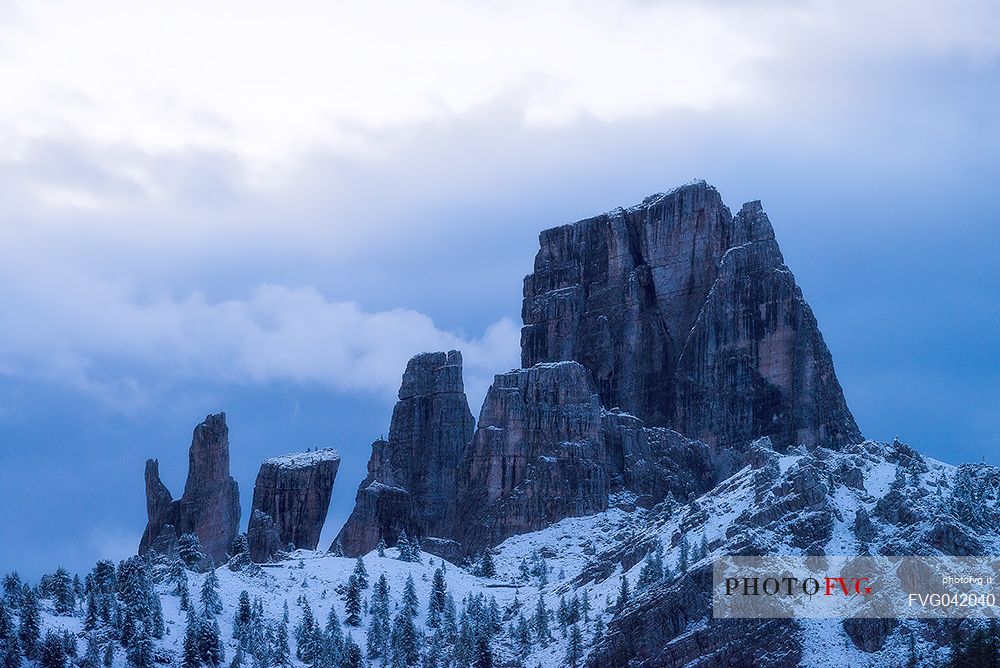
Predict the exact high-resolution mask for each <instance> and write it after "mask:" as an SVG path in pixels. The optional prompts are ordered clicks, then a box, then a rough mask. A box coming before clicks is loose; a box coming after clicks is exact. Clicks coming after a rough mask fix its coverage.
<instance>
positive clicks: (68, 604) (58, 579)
mask: <svg viewBox="0 0 1000 668" xmlns="http://www.w3.org/2000/svg"><path fill="white" fill-rule="evenodd" d="M52 601H53V603H54V605H53V607H54V608H55V611H56V614H59V615H69V614H72V613H73V611H74V610H75V609H76V593H75V592H74V591H73V578H71V577H70V575H69V573H68V572H67V571H66V569H65V568H61V567H60V568H58V569H56V572H55V573H54V574H53V575H52Z"/></svg>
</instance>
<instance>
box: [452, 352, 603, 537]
mask: <svg viewBox="0 0 1000 668" xmlns="http://www.w3.org/2000/svg"><path fill="white" fill-rule="evenodd" d="M601 414H602V410H601V405H600V402H599V400H598V397H597V394H596V392H595V391H594V388H593V386H592V385H591V383H590V379H589V377H588V375H587V372H586V370H585V369H584V368H583V367H582V366H580V365H579V364H577V363H576V362H559V363H552V364H539V365H536V366H534V367H532V368H531V369H520V370H516V371H511V372H509V373H504V374H500V375H498V376H496V378H495V380H494V381H493V385H492V386H491V387H490V389H489V391H488V392H487V394H486V401H485V402H484V403H483V410H482V412H481V413H480V416H479V427H478V429H477V430H476V435H475V438H474V439H473V442H472V447H471V448H470V452H469V457H468V459H467V461H466V462H465V464H463V475H462V476H461V478H460V481H459V482H460V485H461V490H460V496H459V498H460V501H459V503H460V510H461V512H462V517H463V520H462V522H461V524H460V526H459V527H458V530H459V531H460V532H461V537H460V542H461V543H462V546H463V548H464V549H465V551H466V552H475V551H477V550H479V549H482V548H483V547H486V546H491V545H495V544H496V543H499V542H500V541H502V540H503V539H504V538H506V537H508V536H511V535H514V534H519V533H525V532H528V531H535V530H537V529H542V528H544V527H546V526H548V525H549V524H551V523H552V522H556V521H558V520H560V519H562V518H564V517H569V516H574V515H588V514H591V513H596V512H600V511H602V510H604V509H606V508H607V505H608V492H609V483H608V475H607V452H606V449H605V447H604V442H603V440H602V437H601Z"/></svg>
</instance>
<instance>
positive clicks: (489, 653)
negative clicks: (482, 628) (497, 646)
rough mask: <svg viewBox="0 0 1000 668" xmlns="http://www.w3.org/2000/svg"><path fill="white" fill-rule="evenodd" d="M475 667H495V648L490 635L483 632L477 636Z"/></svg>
mask: <svg viewBox="0 0 1000 668" xmlns="http://www.w3.org/2000/svg"><path fill="white" fill-rule="evenodd" d="M473 665H474V666H475V668H493V648H491V647H490V639H489V636H487V635H485V634H481V635H479V636H478V637H477V638H476V654H475V664H473Z"/></svg>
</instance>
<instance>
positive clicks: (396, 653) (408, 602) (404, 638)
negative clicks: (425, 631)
mask: <svg viewBox="0 0 1000 668" xmlns="http://www.w3.org/2000/svg"><path fill="white" fill-rule="evenodd" d="M416 598H417V595H416V590H415V588H414V586H413V578H412V577H410V578H407V580H406V586H405V588H404V590H403V605H402V606H401V608H400V611H399V614H397V615H396V619H395V620H394V621H393V625H392V663H393V666H394V667H403V666H415V665H417V663H418V662H419V661H420V640H419V636H418V634H417V628H416V625H415V624H414V621H413V620H414V617H416V614H417V601H416Z"/></svg>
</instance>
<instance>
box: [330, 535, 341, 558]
mask: <svg viewBox="0 0 1000 668" xmlns="http://www.w3.org/2000/svg"><path fill="white" fill-rule="evenodd" d="M330 554H331V555H333V556H334V557H342V556H344V544H343V543H341V542H340V536H337V537H336V538H335V539H334V541H333V545H331V546H330Z"/></svg>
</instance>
